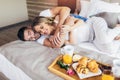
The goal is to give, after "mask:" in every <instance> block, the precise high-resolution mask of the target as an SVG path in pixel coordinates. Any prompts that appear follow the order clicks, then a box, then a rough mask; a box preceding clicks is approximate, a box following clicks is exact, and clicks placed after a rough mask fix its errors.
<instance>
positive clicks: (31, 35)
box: [24, 28, 40, 41]
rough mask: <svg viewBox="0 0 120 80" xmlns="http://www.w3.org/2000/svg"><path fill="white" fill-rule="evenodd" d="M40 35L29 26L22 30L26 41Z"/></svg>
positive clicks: (35, 38)
mask: <svg viewBox="0 0 120 80" xmlns="http://www.w3.org/2000/svg"><path fill="white" fill-rule="evenodd" d="M39 37H40V34H39V33H35V32H34V31H33V30H32V29H31V28H28V29H26V30H25V31H24V39H25V40H26V41H34V40H37V39H38V38H39Z"/></svg>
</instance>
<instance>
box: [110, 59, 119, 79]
mask: <svg viewBox="0 0 120 80" xmlns="http://www.w3.org/2000/svg"><path fill="white" fill-rule="evenodd" d="M112 72H113V75H114V76H115V77H119V78H120V59H116V60H113V67H112Z"/></svg>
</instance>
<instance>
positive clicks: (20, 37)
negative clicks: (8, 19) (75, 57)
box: [17, 26, 27, 41]
mask: <svg viewBox="0 0 120 80" xmlns="http://www.w3.org/2000/svg"><path fill="white" fill-rule="evenodd" d="M26 29H27V27H26V26H24V27H22V28H20V29H19V30H18V33H17V36H18V38H19V39H20V40H22V41H25V39H24V32H25V30H26Z"/></svg>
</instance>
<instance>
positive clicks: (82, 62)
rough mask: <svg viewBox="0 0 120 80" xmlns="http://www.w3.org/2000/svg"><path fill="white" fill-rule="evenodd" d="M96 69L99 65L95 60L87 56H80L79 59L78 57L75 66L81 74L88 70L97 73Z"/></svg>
mask: <svg viewBox="0 0 120 80" xmlns="http://www.w3.org/2000/svg"><path fill="white" fill-rule="evenodd" d="M98 70H99V66H98V64H97V62H96V61H95V60H91V59H89V58H87V57H82V58H81V59H79V61H78V64H77V66H76V71H77V72H78V73H82V74H87V73H88V72H89V71H91V72H93V73H97V72H98Z"/></svg>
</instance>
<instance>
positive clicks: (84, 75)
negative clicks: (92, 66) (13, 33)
mask: <svg viewBox="0 0 120 80" xmlns="http://www.w3.org/2000/svg"><path fill="white" fill-rule="evenodd" d="M77 64H78V63H73V64H72V67H73V68H74V70H75V71H76V66H77ZM76 72H77V71H76ZM77 74H78V76H79V78H80V79H84V78H88V77H93V76H98V75H100V74H102V71H101V70H100V69H99V71H98V72H97V73H93V72H90V71H89V72H88V73H87V74H81V73H78V72H77Z"/></svg>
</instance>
